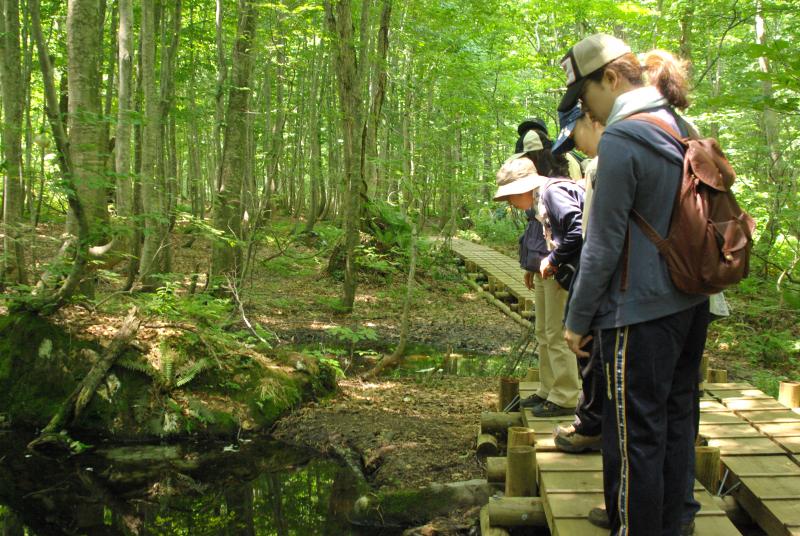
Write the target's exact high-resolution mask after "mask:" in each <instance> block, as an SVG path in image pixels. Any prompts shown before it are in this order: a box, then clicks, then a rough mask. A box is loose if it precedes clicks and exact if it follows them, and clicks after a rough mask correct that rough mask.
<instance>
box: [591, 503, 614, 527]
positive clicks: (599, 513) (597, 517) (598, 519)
mask: <svg viewBox="0 0 800 536" xmlns="http://www.w3.org/2000/svg"><path fill="white" fill-rule="evenodd" d="M589 523H591V524H592V525H594V526H595V527H600V528H601V529H610V528H611V522H610V521H609V520H608V512H606V509H605V508H592V509H591V510H589Z"/></svg>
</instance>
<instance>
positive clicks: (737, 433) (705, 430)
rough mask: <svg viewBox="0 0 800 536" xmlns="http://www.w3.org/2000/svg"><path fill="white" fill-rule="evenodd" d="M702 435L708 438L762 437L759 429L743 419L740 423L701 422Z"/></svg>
mask: <svg viewBox="0 0 800 536" xmlns="http://www.w3.org/2000/svg"><path fill="white" fill-rule="evenodd" d="M700 435H701V436H703V437H707V438H720V437H762V434H761V433H760V432H759V431H758V430H756V429H755V428H754V427H753V426H751V425H749V424H747V423H743V422H742V421H739V422H738V423H722V424H716V423H715V424H701V425H700Z"/></svg>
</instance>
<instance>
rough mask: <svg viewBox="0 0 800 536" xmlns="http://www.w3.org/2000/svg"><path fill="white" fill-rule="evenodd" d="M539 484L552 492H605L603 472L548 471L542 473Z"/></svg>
mask: <svg viewBox="0 0 800 536" xmlns="http://www.w3.org/2000/svg"><path fill="white" fill-rule="evenodd" d="M539 486H540V488H541V489H542V491H543V492H544V493H545V494H547V495H549V494H550V493H569V492H572V493H577V492H578V491H580V492H581V493H603V472H602V471H583V472H580V473H569V472H563V471H546V472H543V473H542V474H541V477H540V481H539Z"/></svg>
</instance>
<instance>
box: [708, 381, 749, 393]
mask: <svg viewBox="0 0 800 536" xmlns="http://www.w3.org/2000/svg"><path fill="white" fill-rule="evenodd" d="M737 389H755V387H753V386H752V385H750V384H749V383H733V382H729V383H707V384H706V391H710V392H712V393H714V392H717V391H732V390H737Z"/></svg>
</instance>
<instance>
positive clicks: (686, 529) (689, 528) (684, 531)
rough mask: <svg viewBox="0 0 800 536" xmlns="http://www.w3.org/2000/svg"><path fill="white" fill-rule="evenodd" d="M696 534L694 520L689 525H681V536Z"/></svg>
mask: <svg viewBox="0 0 800 536" xmlns="http://www.w3.org/2000/svg"><path fill="white" fill-rule="evenodd" d="M692 534H694V519H692V520H691V521H689V522H688V523H681V536H692Z"/></svg>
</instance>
